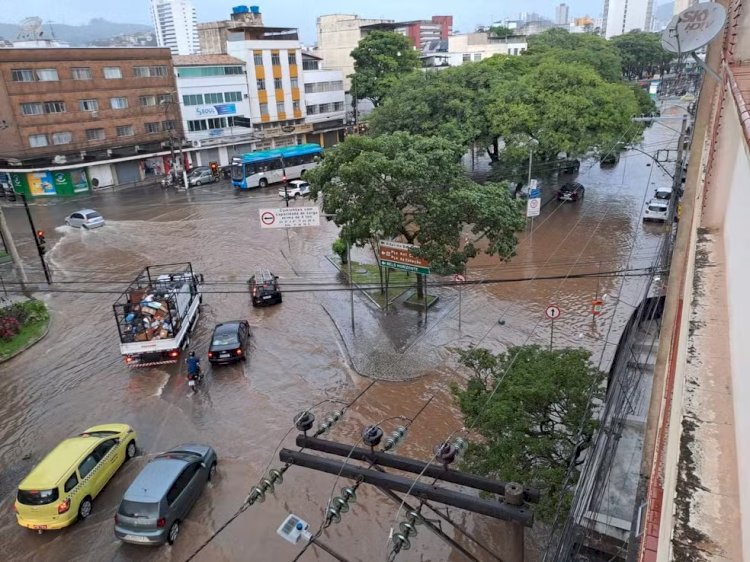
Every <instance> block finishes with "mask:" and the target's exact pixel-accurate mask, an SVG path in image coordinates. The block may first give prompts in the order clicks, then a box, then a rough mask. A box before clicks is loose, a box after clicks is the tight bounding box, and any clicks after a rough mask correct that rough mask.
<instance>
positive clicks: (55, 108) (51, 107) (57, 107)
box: [44, 101, 65, 113]
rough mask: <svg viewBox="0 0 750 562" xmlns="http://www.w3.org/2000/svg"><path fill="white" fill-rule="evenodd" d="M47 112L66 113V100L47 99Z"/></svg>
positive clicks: (45, 108) (45, 105)
mask: <svg viewBox="0 0 750 562" xmlns="http://www.w3.org/2000/svg"><path fill="white" fill-rule="evenodd" d="M44 112H45V113H65V102H61V101H46V102H44Z"/></svg>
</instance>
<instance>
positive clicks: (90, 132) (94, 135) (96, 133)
mask: <svg viewBox="0 0 750 562" xmlns="http://www.w3.org/2000/svg"><path fill="white" fill-rule="evenodd" d="M86 140H90V141H95V140H104V129H86Z"/></svg>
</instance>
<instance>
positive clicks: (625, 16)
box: [602, 0, 654, 39]
mask: <svg viewBox="0 0 750 562" xmlns="http://www.w3.org/2000/svg"><path fill="white" fill-rule="evenodd" d="M653 8H654V0H604V24H603V26H602V34H603V35H604V37H605V38H606V39H609V38H610V37H615V36H617V35H623V34H625V33H627V32H628V31H633V30H634V29H639V30H641V31H651V22H652V19H653Z"/></svg>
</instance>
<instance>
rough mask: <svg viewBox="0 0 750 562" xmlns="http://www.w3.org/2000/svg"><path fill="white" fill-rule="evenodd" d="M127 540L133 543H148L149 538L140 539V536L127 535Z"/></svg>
mask: <svg viewBox="0 0 750 562" xmlns="http://www.w3.org/2000/svg"><path fill="white" fill-rule="evenodd" d="M125 540H126V541H133V542H148V537H140V536H138V535H125Z"/></svg>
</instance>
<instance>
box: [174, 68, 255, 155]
mask: <svg viewBox="0 0 750 562" xmlns="http://www.w3.org/2000/svg"><path fill="white" fill-rule="evenodd" d="M173 64H174V69H175V73H176V76H177V92H178V94H179V97H178V100H177V101H178V103H179V108H180V113H181V115H182V128H183V130H184V131H185V138H186V139H187V141H188V142H189V143H190V145H191V146H192V148H194V149H195V150H193V151H192V153H193V154H194V155H195V163H196V164H198V165H206V164H208V163H209V162H219V163H220V164H221V165H227V164H229V162H230V161H231V157H232V155H233V154H234V153H243V152H249V151H251V150H253V142H254V141H256V140H258V135H257V134H256V133H254V132H253V130H252V128H247V127H244V126H242V125H238V124H237V123H235V118H237V117H245V118H250V116H251V112H250V100H249V94H248V83H247V76H246V64H245V61H243V60H240V59H237V58H234V57H231V56H229V55H187V56H176V57H174V58H173ZM238 123H239V121H238Z"/></svg>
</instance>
